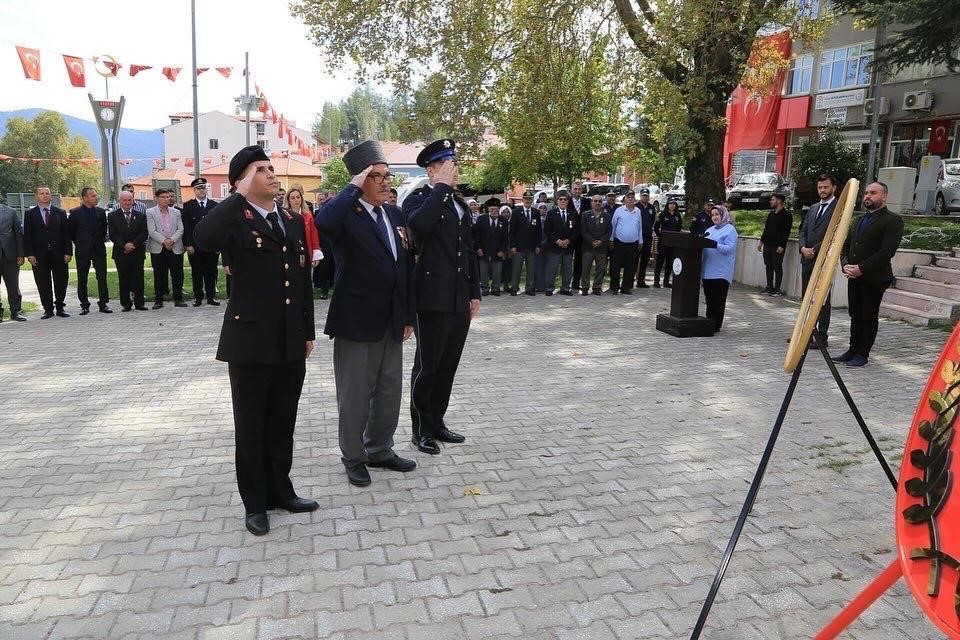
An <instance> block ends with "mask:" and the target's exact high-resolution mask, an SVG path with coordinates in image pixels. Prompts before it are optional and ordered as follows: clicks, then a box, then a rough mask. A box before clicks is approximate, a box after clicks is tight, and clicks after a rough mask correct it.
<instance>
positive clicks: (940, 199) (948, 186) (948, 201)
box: [933, 158, 960, 216]
mask: <svg viewBox="0 0 960 640" xmlns="http://www.w3.org/2000/svg"><path fill="white" fill-rule="evenodd" d="M958 209H960V158H948V159H946V160H944V161H943V163H942V165H941V177H940V180H939V181H938V182H937V199H936V201H935V202H934V205H933V212H934V213H935V214H937V215H938V216H945V215H948V214H949V213H950V212H951V211H956V210H958Z"/></svg>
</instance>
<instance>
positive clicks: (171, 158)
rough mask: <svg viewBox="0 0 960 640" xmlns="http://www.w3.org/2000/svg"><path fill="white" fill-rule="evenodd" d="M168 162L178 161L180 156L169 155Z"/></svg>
mask: <svg viewBox="0 0 960 640" xmlns="http://www.w3.org/2000/svg"><path fill="white" fill-rule="evenodd" d="M170 162H180V156H170Z"/></svg>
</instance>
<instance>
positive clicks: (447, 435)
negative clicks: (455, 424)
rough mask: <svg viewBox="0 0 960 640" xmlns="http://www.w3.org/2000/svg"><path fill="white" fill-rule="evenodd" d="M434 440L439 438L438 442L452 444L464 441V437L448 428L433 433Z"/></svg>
mask: <svg viewBox="0 0 960 640" xmlns="http://www.w3.org/2000/svg"><path fill="white" fill-rule="evenodd" d="M433 438H434V440H439V441H440V442H452V443H454V444H460V443H461V442H466V440H467V439H466V438H465V437H464V436H462V435H460V434H459V433H454V432H453V431H450V429H441V430H440V431H439V432H438V433H437V435H435V436H434V437H433Z"/></svg>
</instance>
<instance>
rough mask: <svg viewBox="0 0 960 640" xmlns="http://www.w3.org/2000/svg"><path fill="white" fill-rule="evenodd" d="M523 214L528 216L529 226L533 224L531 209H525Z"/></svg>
mask: <svg viewBox="0 0 960 640" xmlns="http://www.w3.org/2000/svg"><path fill="white" fill-rule="evenodd" d="M523 212H524V214H526V216H527V224H530V223H531V222H532V219H531V218H530V209H524V210H523Z"/></svg>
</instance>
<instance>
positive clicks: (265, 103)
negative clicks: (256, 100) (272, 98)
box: [259, 96, 273, 113]
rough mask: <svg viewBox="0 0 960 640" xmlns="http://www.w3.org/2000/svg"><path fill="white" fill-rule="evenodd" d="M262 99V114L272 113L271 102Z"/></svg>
mask: <svg viewBox="0 0 960 640" xmlns="http://www.w3.org/2000/svg"><path fill="white" fill-rule="evenodd" d="M259 97H260V109H259V110H260V113H266V112H267V111H272V110H273V107H271V106H270V102H268V101H267V99H266V98H264V97H263V96H259Z"/></svg>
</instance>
